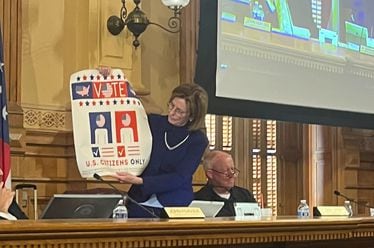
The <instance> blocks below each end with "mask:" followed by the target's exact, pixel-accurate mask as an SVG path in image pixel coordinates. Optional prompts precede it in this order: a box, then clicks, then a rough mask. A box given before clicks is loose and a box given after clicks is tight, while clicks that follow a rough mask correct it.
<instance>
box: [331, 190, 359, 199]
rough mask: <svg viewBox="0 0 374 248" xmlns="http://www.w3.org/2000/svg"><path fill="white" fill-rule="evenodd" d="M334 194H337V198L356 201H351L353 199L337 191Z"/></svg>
mask: <svg viewBox="0 0 374 248" xmlns="http://www.w3.org/2000/svg"><path fill="white" fill-rule="evenodd" d="M334 194H335V195H336V196H341V197H343V198H344V199H346V200H347V201H351V202H355V200H354V199H351V198H349V197H348V196H346V195H343V194H342V193H340V192H339V191H337V190H335V191H334Z"/></svg>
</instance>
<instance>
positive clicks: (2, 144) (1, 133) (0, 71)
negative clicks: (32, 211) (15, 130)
mask: <svg viewBox="0 0 374 248" xmlns="http://www.w3.org/2000/svg"><path fill="white" fill-rule="evenodd" d="M3 58H4V56H3V39H2V36H1V29H0V110H1V121H0V168H1V169H2V171H3V176H2V177H3V178H1V179H2V181H3V182H4V184H5V186H7V187H8V188H10V186H11V185H10V147H9V128H8V119H7V116H8V112H7V108H6V87H5V73H4V62H3V61H4V60H3Z"/></svg>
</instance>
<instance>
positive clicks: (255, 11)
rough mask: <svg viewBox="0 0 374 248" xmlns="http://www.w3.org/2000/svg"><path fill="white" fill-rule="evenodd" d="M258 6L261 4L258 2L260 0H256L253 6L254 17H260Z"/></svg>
mask: <svg viewBox="0 0 374 248" xmlns="http://www.w3.org/2000/svg"><path fill="white" fill-rule="evenodd" d="M258 7H259V4H258V1H256V2H255V3H254V5H253V7H252V17H253V19H257V18H258Z"/></svg>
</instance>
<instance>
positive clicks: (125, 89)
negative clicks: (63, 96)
mask: <svg viewBox="0 0 374 248" xmlns="http://www.w3.org/2000/svg"><path fill="white" fill-rule="evenodd" d="M70 93H71V104H72V110H71V112H72V116H73V131H74V144H75V154H76V158H77V164H78V168H79V172H80V173H81V176H82V177H85V178H89V177H92V176H93V174H94V173H98V174H99V175H102V176H105V175H112V174H115V172H119V171H121V172H129V173H131V174H133V175H140V174H141V173H142V172H143V170H144V169H145V168H146V166H147V164H148V161H149V158H150V154H151V149H152V135H151V131H150V128H149V124H148V118H147V115H146V113H145V110H144V108H143V105H142V103H141V101H140V100H139V99H138V98H137V97H136V95H135V92H134V91H133V90H132V88H131V86H130V84H129V82H128V80H127V79H126V78H125V76H124V74H123V72H122V71H121V70H118V69H115V70H112V72H111V75H109V76H108V77H103V75H101V74H100V73H99V72H98V71H97V70H83V71H79V72H76V73H74V74H73V75H71V77H70Z"/></svg>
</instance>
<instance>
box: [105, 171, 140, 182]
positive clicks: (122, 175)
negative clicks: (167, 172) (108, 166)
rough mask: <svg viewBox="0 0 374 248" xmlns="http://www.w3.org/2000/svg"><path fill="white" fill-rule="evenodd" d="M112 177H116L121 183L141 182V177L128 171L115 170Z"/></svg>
mask: <svg viewBox="0 0 374 248" xmlns="http://www.w3.org/2000/svg"><path fill="white" fill-rule="evenodd" d="M112 177H114V178H117V179H118V180H119V181H120V182H121V183H130V184H143V178H141V177H138V176H134V175H132V174H130V173H128V172H117V174H115V175H112Z"/></svg>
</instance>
